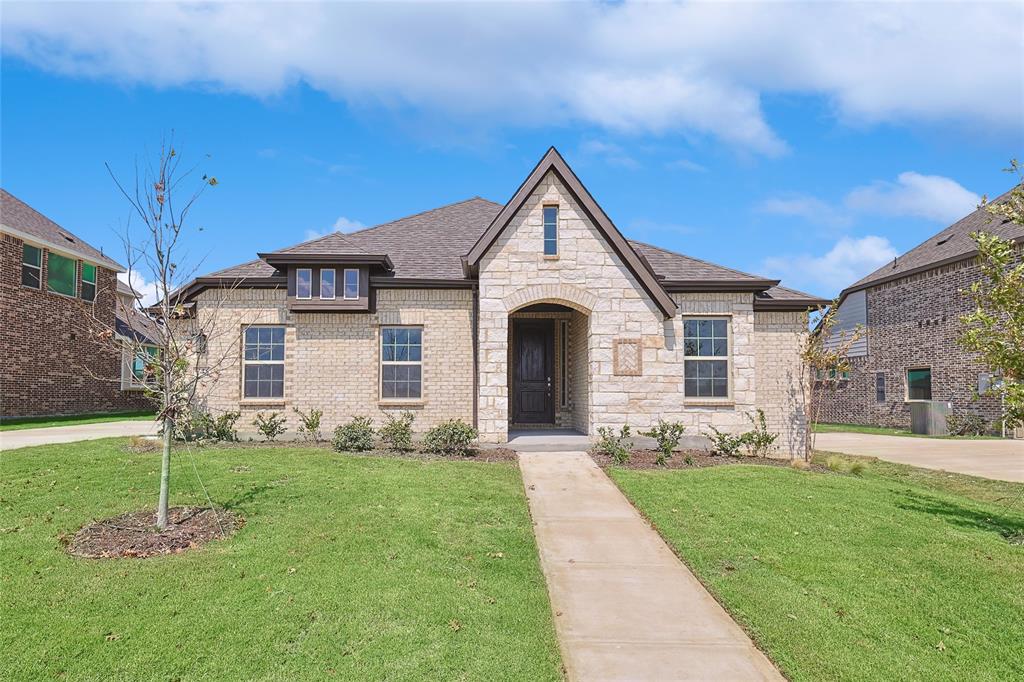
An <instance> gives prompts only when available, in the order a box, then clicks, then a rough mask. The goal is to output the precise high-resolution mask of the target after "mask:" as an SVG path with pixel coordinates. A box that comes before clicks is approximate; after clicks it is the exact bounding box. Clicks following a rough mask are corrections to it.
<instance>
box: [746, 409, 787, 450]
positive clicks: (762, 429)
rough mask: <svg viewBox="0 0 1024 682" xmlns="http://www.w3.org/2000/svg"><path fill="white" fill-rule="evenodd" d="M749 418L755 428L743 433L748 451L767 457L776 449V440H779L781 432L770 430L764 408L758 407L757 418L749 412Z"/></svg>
mask: <svg viewBox="0 0 1024 682" xmlns="http://www.w3.org/2000/svg"><path fill="white" fill-rule="evenodd" d="M747 419H749V420H750V423H751V424H753V425H754V428H753V430H751V431H747V432H746V433H745V434H743V438H744V439H745V440H746V446H747V452H749V453H750V454H751V455H753V456H754V457H767V456H768V455H770V454H771V453H772V452H773V451H774V450H775V449H776V445H775V441H776V440H778V438H779V434H777V433H773V432H771V431H769V430H768V420H767V419H765V416H764V410H762V409H761V408H758V409H757V417H756V418H755V417H754V416H753V415H750V414H748V415H747Z"/></svg>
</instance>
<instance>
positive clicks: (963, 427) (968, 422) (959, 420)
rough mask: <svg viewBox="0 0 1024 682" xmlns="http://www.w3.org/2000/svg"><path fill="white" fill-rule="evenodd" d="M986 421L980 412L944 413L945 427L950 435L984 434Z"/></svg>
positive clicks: (986, 425)
mask: <svg viewBox="0 0 1024 682" xmlns="http://www.w3.org/2000/svg"><path fill="white" fill-rule="evenodd" d="M987 427H988V422H987V421H985V418H984V417H982V416H981V415H980V414H974V413H973V412H961V413H953V414H948V415H946V428H947V429H949V435H951V436H984V435H985V430H986V428H987Z"/></svg>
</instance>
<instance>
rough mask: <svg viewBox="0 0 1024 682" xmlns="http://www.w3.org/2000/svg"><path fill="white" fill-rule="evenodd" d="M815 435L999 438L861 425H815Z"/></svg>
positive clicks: (995, 437)
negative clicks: (927, 432)
mask: <svg viewBox="0 0 1024 682" xmlns="http://www.w3.org/2000/svg"><path fill="white" fill-rule="evenodd" d="M814 432H815V433H872V434H875V435H879V436H909V437H911V438H948V439H951V440H998V439H999V436H927V435H925V434H923V433H911V432H910V431H907V430H906V429H893V428H889V427H887V426H864V425H863V424H825V423H820V424H815V425H814Z"/></svg>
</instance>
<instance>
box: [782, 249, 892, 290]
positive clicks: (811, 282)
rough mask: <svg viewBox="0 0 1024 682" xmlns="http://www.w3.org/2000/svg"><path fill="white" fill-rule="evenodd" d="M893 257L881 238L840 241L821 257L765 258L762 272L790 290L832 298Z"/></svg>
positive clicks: (786, 256)
mask: <svg viewBox="0 0 1024 682" xmlns="http://www.w3.org/2000/svg"><path fill="white" fill-rule="evenodd" d="M896 255H897V252H896V249H895V247H893V245H892V244H891V243H890V242H889V240H888V239H886V238H885V237H877V236H874V235H869V236H867V237H860V238H854V237H843V238H841V239H840V240H839V241H838V242H836V244H835V245H834V246H833V247H832V248H831V249H830V250H829V251H828V253H825V254H824V255H821V256H815V255H812V254H797V255H784V256H775V257H772V258H766V259H765V261H764V264H763V266H762V271H763V272H765V273H766V274H770V275H772V276H774V277H778V278H780V279H782V280H783V283H786V284H789V285H791V286H796V287H798V288H807V289H810V290H811V291H812V292H814V293H819V294H820V293H824V294H826V295H834V294H837V293H839V292H840V291H841V290H843V289H844V288H846V287H848V286H849V285H851V284H853V283H854V282H856V281H857V280H858V279H860V278H861V277H863V276H864V275H867V274H869V273H871V272H874V271H875V270H877V269H878V268H880V267H881V266H882V265H884V264H885V263H887V262H889V261H891V260H892V259H893V258H895V257H896Z"/></svg>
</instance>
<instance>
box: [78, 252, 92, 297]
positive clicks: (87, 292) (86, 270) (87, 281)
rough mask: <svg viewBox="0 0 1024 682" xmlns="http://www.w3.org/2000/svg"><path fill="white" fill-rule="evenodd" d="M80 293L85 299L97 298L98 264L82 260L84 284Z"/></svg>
mask: <svg viewBox="0 0 1024 682" xmlns="http://www.w3.org/2000/svg"><path fill="white" fill-rule="evenodd" d="M79 295H80V296H81V297H82V300H84V301H95V300H96V266H95V265H93V264H92V263H86V262H84V261H83V262H82V286H81V288H80V291H79Z"/></svg>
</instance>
